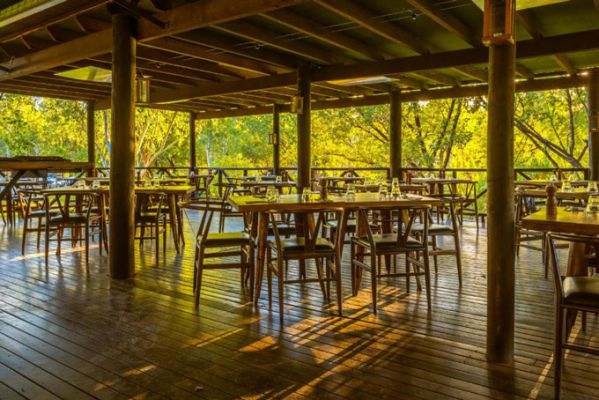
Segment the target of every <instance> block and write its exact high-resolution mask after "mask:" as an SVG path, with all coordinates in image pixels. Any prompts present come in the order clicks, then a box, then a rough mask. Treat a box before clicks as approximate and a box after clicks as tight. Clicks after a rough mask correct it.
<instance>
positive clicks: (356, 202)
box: [229, 193, 441, 301]
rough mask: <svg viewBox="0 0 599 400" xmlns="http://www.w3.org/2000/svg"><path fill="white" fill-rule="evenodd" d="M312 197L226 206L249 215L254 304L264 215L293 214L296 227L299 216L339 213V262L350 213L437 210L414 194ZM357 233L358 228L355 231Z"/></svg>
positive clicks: (242, 200)
mask: <svg viewBox="0 0 599 400" xmlns="http://www.w3.org/2000/svg"><path fill="white" fill-rule="evenodd" d="M316 196H318V195H313V199H311V200H310V201H304V200H302V196H301V195H300V194H290V195H282V196H280V197H279V199H278V200H277V201H273V202H268V201H267V200H266V198H264V197H258V196H232V197H231V198H229V203H230V204H231V206H232V207H233V209H234V210H236V211H239V212H243V213H250V214H251V218H250V219H249V220H251V221H252V222H251V230H252V235H253V237H254V238H255V239H256V241H257V265H256V287H255V292H254V293H255V301H257V300H258V299H259V297H260V289H261V284H262V278H263V276H264V265H265V260H266V241H267V235H268V213H269V212H271V211H274V212H281V213H293V214H295V216H296V223H297V221H298V220H300V219H302V218H301V216H302V215H304V216H305V215H307V214H308V215H311V214H313V213H317V212H324V211H328V210H339V211H340V212H341V214H340V223H339V229H338V230H337V236H336V238H335V243H334V244H335V248H336V251H337V258H338V260H339V262H341V259H342V256H343V243H344V238H345V234H346V228H347V221H348V219H349V215H350V214H351V212H352V211H355V210H356V209H358V208H372V209H385V208H387V209H397V208H411V207H422V206H438V205H440V204H441V200H439V199H436V198H431V197H425V196H420V195H415V194H407V195H404V196H401V197H387V198H385V199H381V198H380V197H379V195H378V194H377V193H356V195H355V196H354V197H352V198H348V197H347V196H345V195H337V194H329V196H328V197H327V199H326V200H321V199H316V198H315V197H316ZM358 231H360V227H358Z"/></svg>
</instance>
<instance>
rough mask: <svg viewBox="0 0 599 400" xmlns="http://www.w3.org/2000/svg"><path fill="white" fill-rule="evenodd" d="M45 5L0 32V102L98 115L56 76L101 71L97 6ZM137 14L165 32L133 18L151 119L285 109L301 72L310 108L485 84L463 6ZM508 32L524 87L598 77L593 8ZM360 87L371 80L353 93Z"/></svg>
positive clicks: (347, 3) (214, 3)
mask: <svg viewBox="0 0 599 400" xmlns="http://www.w3.org/2000/svg"><path fill="white" fill-rule="evenodd" d="M11 3H14V2H10V1H7V2H6V4H8V5H10V4H11ZM55 3H56V5H54V6H53V7H51V8H50V9H47V10H45V11H43V12H40V13H33V14H28V15H24V16H23V18H21V19H18V18H17V19H16V20H15V22H12V23H10V24H8V25H5V26H2V24H0V91H4V92H13V93H22V94H28V95H37V96H49V97H59V98H66V99H74V100H90V101H95V102H96V104H97V105H98V107H100V108H101V107H106V106H109V104H110V101H109V99H110V83H106V82H93V81H80V80H74V79H69V78H65V77H61V76H57V75H56V74H57V73H59V72H64V71H66V70H70V69H75V68H80V67H89V66H95V67H101V68H106V69H110V68H111V54H110V50H111V49H110V43H111V35H112V32H111V22H110V21H111V16H110V15H111V14H110V13H109V10H108V6H107V3H108V2H107V1H101V0H95V1H90V0H87V1H82V0H63V1H55ZM240 4H241V5H240ZM138 6H139V7H140V8H142V9H144V10H146V11H147V13H148V14H151V15H153V16H154V17H155V18H156V19H158V20H162V21H165V22H167V27H166V28H159V27H157V26H156V25H154V24H152V22H150V21H149V19H146V18H142V19H140V20H139V23H138V39H139V41H138V49H137V68H138V70H139V73H141V74H143V75H145V76H149V77H151V82H152V83H151V86H152V93H151V101H152V102H153V104H152V105H151V106H153V107H157V108H166V109H171V110H182V111H192V112H196V113H198V117H199V118H206V117H215V116H228V115H249V114H257V113H261V112H265V111H267V110H269V109H270V107H271V106H272V104H287V103H289V102H290V100H291V97H292V96H294V95H295V94H296V88H295V71H296V70H297V68H298V67H299V66H300V65H304V64H310V65H311V68H312V81H313V86H312V97H313V99H312V100H313V101H314V102H315V103H317V105H318V106H317V107H316V108H319V107H320V108H325V107H326V105H327V104H330V105H331V106H333V105H335V104H350V103H351V102H352V101H355V102H356V104H359V101H360V99H362V104H376V101H377V100H376V99H377V98H382V97H383V96H385V95H386V94H387V93H388V92H389V91H391V90H400V91H402V92H405V93H406V96H408V98H417V97H418V98H420V97H426V96H430V97H433V98H434V97H435V96H437V97H441V95H440V93H447V95H448V96H450V95H452V94H453V95H459V94H462V93H470V92H468V90H470V89H472V88H473V87H476V86H477V85H480V86H479V88H483V87H484V83H485V82H486V79H487V62H486V60H487V50H486V48H484V47H483V46H482V44H481V43H480V42H481V41H480V38H481V31H482V21H483V18H482V11H481V10H480V8H479V7H478V6H476V5H475V3H474V2H473V1H472V0H396V1H387V0H315V1H301V0H278V1H277V0H243V1H238V2H231V1H229V0H203V1H196V2H192V1H181V0H152V1H150V0H145V1H140V2H139V4H138ZM516 31H517V39H518V46H517V48H518V55H517V56H518V61H517V68H516V71H517V75H518V78H519V79H520V80H522V81H524V82H523V83H522V87H523V88H532V89H534V88H536V87H540V88H550V87H553V86H552V85H554V86H555V87H563V86H567V85H573V84H579V83H580V82H581V78H580V73H581V72H583V71H584V70H585V69H588V68H591V67H595V66H598V65H599V0H570V1H566V2H562V3H557V4H552V5H546V6H542V7H536V8H531V9H526V10H520V11H518V13H517V29H516ZM577 75H578V77H577ZM364 77H377V78H378V79H377V82H369V81H364V82H362V83H359V82H357V83H356V82H355V79H357V78H364ZM382 77H384V78H382ZM340 79H353V80H354V82H353V84H351V85H349V86H347V85H342V84H340V82H339V80H340ZM536 82H541V83H540V84H539V85H538V86H536ZM543 82H545V84H543ZM550 82H555V84H552V83H550ZM436 93H437V94H436ZM472 93H474V92H472ZM410 96H411V97H410ZM370 99H372V100H370ZM344 101H345V102H344Z"/></svg>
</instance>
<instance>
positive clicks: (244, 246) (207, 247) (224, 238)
mask: <svg viewBox="0 0 599 400" xmlns="http://www.w3.org/2000/svg"><path fill="white" fill-rule="evenodd" d="M186 208H188V209H195V210H198V211H201V212H202V218H201V220H200V226H199V227H198V232H197V235H196V249H195V257H194V280H193V288H194V298H195V308H196V309H197V308H198V307H199V305H200V294H201V291H202V277H203V274H204V270H208V269H240V271H241V274H240V275H241V277H240V280H241V286H242V287H248V289H249V292H250V300H253V298H254V241H253V239H252V237H251V235H250V234H249V233H248V232H246V231H245V230H243V231H238V232H210V226H211V222H212V218H213V215H214V213H215V212H217V213H218V212H220V211H221V209H222V203H221V202H219V201H217V202H216V203H215V202H211V201H210V200H205V201H201V202H194V203H193V204H192V203H188V204H187V205H186ZM224 257H239V261H238V262H229V261H226V260H224V261H223V260H219V262H214V263H207V262H206V260H209V259H215V258H219V259H220V258H224Z"/></svg>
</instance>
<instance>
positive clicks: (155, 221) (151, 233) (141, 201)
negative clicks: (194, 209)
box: [134, 190, 167, 264]
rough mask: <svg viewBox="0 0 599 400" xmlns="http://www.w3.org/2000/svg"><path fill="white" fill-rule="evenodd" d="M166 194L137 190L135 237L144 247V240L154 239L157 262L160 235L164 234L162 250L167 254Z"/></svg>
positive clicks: (140, 245)
mask: <svg viewBox="0 0 599 400" xmlns="http://www.w3.org/2000/svg"><path fill="white" fill-rule="evenodd" d="M165 197H166V196H165V195H164V194H162V193H156V192H144V191H141V190H138V191H136V192H135V212H134V219H135V230H136V235H135V239H136V240H139V247H140V248H143V243H144V241H147V240H152V241H154V249H155V257H156V264H158V258H159V256H160V235H162V252H163V254H165V255H166V224H167V220H166V215H167V214H166V213H165V212H164V208H163V207H164V199H165Z"/></svg>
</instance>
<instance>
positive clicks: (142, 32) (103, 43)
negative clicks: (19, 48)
mask: <svg viewBox="0 0 599 400" xmlns="http://www.w3.org/2000/svg"><path fill="white" fill-rule="evenodd" d="M303 1H305V0H244V1H230V0H201V1H196V2H193V3H187V4H185V5H182V6H180V7H177V8H174V9H171V10H168V11H163V12H160V13H156V14H154V16H155V17H156V18H158V19H159V20H161V21H163V22H164V23H165V24H166V25H167V28H166V29H160V28H158V27H157V26H155V25H153V24H152V23H151V22H149V21H146V20H144V19H141V20H139V21H138V25H137V39H138V40H139V41H140V42H142V43H143V42H148V41H152V40H155V39H158V38H161V37H164V36H169V35H174V34H177V33H181V32H185V31H189V30H192V29H197V28H201V27H205V26H208V25H212V24H218V23H223V22H226V21H231V20H235V19H238V18H243V17H246V16H248V15H253V14H257V13H263V12H269V11H273V10H276V9H278V8H282V7H287V6H291V5H295V4H299V3H302V2H303ZM111 50H112V29H111V28H108V29H104V30H102V31H99V32H96V33H92V34H90V35H86V36H84V37H82V38H80V39H75V40H72V41H69V42H66V43H62V44H58V45H56V46H52V47H50V48H47V49H44V50H40V51H38V52H34V53H32V54H28V55H26V56H23V57H19V58H15V59H13V60H10V61H8V62H4V63H2V64H0V66H2V67H4V68H6V69H8V70H9V72H6V71H1V70H0V81H3V80H7V79H13V78H16V77H19V76H24V75H28V74H32V73H35V72H39V71H43V70H45V69H49V68H54V67H57V66H60V65H63V64H65V63H69V62H74V61H79V60H81V59H84V58H89V57H95V56H98V55H102V54H106V53H109V52H110V51H111Z"/></svg>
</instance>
